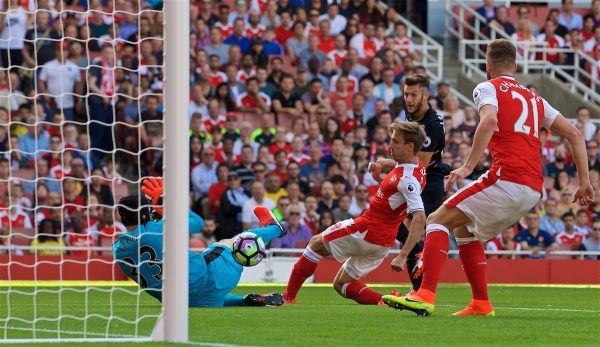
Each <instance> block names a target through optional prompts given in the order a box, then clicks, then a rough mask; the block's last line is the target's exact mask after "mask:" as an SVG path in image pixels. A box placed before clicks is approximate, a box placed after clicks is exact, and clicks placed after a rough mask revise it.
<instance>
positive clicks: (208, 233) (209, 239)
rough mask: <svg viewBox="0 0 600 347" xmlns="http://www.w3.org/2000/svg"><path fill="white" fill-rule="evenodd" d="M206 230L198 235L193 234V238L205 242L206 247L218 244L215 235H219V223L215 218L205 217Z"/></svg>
mask: <svg viewBox="0 0 600 347" xmlns="http://www.w3.org/2000/svg"><path fill="white" fill-rule="evenodd" d="M203 219H204V229H202V231H201V232H200V233H198V234H192V236H191V237H193V238H197V239H199V240H200V241H202V242H204V245H205V247H210V245H212V244H213V243H215V242H217V240H216V239H215V235H216V234H218V231H217V223H216V221H215V218H214V217H211V216H208V217H204V218H203Z"/></svg>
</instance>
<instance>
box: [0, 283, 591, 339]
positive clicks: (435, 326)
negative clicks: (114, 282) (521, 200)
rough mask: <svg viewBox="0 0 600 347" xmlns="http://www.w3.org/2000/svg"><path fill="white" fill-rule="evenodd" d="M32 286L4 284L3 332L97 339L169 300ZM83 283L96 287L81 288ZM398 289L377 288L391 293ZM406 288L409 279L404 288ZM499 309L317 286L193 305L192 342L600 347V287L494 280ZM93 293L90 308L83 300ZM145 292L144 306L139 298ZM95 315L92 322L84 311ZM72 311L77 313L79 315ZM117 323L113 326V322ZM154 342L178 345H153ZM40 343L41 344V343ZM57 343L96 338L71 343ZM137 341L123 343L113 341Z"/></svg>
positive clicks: (144, 325) (455, 294) (145, 323)
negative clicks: (382, 301) (360, 295)
mask: <svg viewBox="0 0 600 347" xmlns="http://www.w3.org/2000/svg"><path fill="white" fill-rule="evenodd" d="M34 289H35V288H32V287H11V294H10V295H6V290H7V287H0V292H1V294H0V319H1V320H0V340H2V339H3V338H5V337H9V338H26V337H31V330H30V329H31V325H30V324H26V323H24V322H22V321H19V320H17V319H11V320H8V321H7V320H6V317H8V315H9V311H10V317H14V318H22V319H31V318H32V317H33V316H34V314H35V315H36V317H38V318H43V317H56V315H57V313H58V312H59V311H58V310H59V300H60V310H61V311H60V312H61V313H62V314H63V315H64V316H65V318H64V319H62V320H61V322H60V330H62V331H67V332H70V333H69V334H63V335H62V336H64V337H80V336H78V335H77V332H80V331H82V330H83V329H84V323H85V329H87V331H88V332H91V334H90V335H88V336H89V337H100V336H101V334H104V333H105V332H107V331H108V332H109V333H110V334H111V335H112V336H115V337H117V336H121V337H122V336H127V335H132V334H134V333H135V330H134V327H133V325H131V324H127V323H124V322H121V321H119V320H116V319H113V320H112V321H110V322H108V321H107V320H106V319H104V318H102V316H110V315H111V313H112V315H113V316H119V317H122V318H125V319H135V318H136V317H141V316H144V315H156V314H158V313H159V312H160V306H159V305H158V304H157V302H155V301H154V299H152V298H151V297H150V296H148V295H145V294H144V295H140V296H138V295H135V293H136V289H135V288H134V287H119V288H118V289H117V291H113V292H112V294H111V291H110V289H111V288H110V287H76V288H75V289H76V290H77V291H74V290H66V291H63V292H62V294H60V295H59V294H57V293H56V291H57V289H58V288H56V287H37V290H38V295H37V297H36V300H37V305H36V306H37V308H36V311H34V305H32V303H33V301H32V300H33V298H32V296H31V295H26V293H30V292H31V291H33V290H34ZM82 289H87V290H86V291H84V292H81V290H82ZM392 289H393V287H387V286H386V287H383V286H377V287H376V290H379V291H380V292H382V293H388V292H389V291H391V290H392ZM399 289H400V290H404V291H406V289H407V288H406V287H405V286H404V287H403V286H401V287H399ZM271 291H279V292H281V291H283V287H282V286H276V285H273V286H266V285H265V286H240V287H238V288H237V290H236V292H237V293H240V294H243V293H249V292H261V293H264V292H271ZM490 295H491V298H492V300H493V304H494V306H495V308H496V314H497V316H496V317H493V318H492V317H449V316H448V315H449V314H450V313H452V312H454V311H457V310H459V309H461V308H463V307H464V306H465V305H466V304H467V302H468V300H469V298H470V290H469V288H468V286H466V285H444V286H441V288H440V289H439V290H438V306H437V307H436V311H435V312H434V315H433V316H431V317H426V318H425V317H417V316H416V315H415V314H413V313H412V312H408V311H397V310H394V309H391V308H387V307H376V306H360V305H357V304H355V303H354V302H352V301H349V300H345V299H343V298H341V297H339V296H338V295H337V293H335V291H334V290H333V288H331V286H307V287H305V288H303V289H302V290H301V292H300V294H299V296H298V304H296V305H287V306H286V305H284V306H282V307H278V308H274V307H267V308H257V307H235V308H224V309H191V310H190V340H191V341H192V342H193V344H194V345H205V346H213V347H234V346H490V345H493V346H600V288H598V287H531V286H529V287H528V286H491V287H490ZM86 296H87V302H88V305H87V307H86V306H85V305H83V302H84V300H85V299H86ZM138 300H139V305H138ZM84 314H87V315H89V317H90V318H89V319H88V320H87V321H86V322H83V321H79V320H77V319H75V318H74V317H81V316H82V315H84ZM70 316H74V317H72V318H69V317H70ZM154 322H155V318H152V317H149V318H145V319H144V318H142V319H141V321H140V323H141V324H140V326H139V329H138V331H137V332H138V333H139V334H140V335H148V334H149V333H150V331H151V330H152V327H153V325H154ZM57 324H58V323H57V322H56V321H49V320H44V319H39V320H38V321H37V323H36V329H38V331H37V337H41V338H51V337H56V333H55V332H53V331H56V330H57V329H59V328H58V325H57ZM107 329H108V330H107ZM148 344H149V345H152V346H171V345H172V346H176V345H175V344H162V343H152V344H150V343H148ZM31 345H33V346H40V345H39V344H31ZM55 345H56V346H86V345H89V344H87V343H86V344H74V343H62V344H55ZM113 345H114V346H130V345H131V344H130V343H116V344H111V346H113Z"/></svg>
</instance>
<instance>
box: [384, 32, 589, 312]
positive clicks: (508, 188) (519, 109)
mask: <svg viewBox="0 0 600 347" xmlns="http://www.w3.org/2000/svg"><path fill="white" fill-rule="evenodd" d="M516 55H517V51H516V48H515V46H514V45H513V44H512V43H511V42H510V41H508V40H504V39H498V40H492V41H491V42H490V43H489V44H488V46H487V52H486V71H487V74H488V81H486V82H483V83H480V84H478V85H477V86H476V87H475V89H474V90H473V101H474V103H475V105H476V107H477V110H478V111H479V115H480V121H479V124H478V125H477V130H476V131H475V135H474V138H473V145H472V148H471V151H470V153H469V155H468V157H467V160H466V161H465V163H464V164H463V166H461V167H460V168H458V169H456V170H453V171H452V172H451V173H450V175H449V176H448V180H447V184H446V190H447V191H451V190H453V188H454V185H455V184H456V185H460V184H461V183H462V182H463V180H464V179H465V178H466V177H468V176H470V175H471V173H472V172H473V169H474V168H475V166H476V165H477V163H478V162H479V160H480V159H481V157H482V156H483V155H484V152H485V150H486V148H489V150H490V151H491V154H492V158H493V161H494V163H493V165H492V167H491V168H490V169H489V170H488V171H487V172H486V173H484V174H482V175H481V176H480V177H479V179H477V180H476V181H474V182H472V183H470V184H468V185H466V186H464V187H462V188H461V189H459V190H458V191H457V192H456V193H454V195H452V196H451V197H450V198H448V199H447V200H446V201H445V202H444V204H443V206H441V207H440V208H438V209H437V210H436V211H435V212H434V213H432V214H430V215H429V216H428V217H427V228H426V235H427V236H426V239H425V249H424V251H423V253H424V255H423V282H422V284H421V287H420V288H419V290H418V291H416V292H413V293H409V295H407V296H403V297H396V296H388V295H386V296H384V297H383V301H384V302H385V303H386V304H388V305H389V306H391V307H394V308H399V309H406V310H410V311H413V312H415V313H417V314H419V315H423V316H427V315H430V314H431V313H432V312H433V310H434V308H435V296H436V289H437V284H438V282H439V280H440V274H441V271H442V267H443V265H444V263H445V262H446V258H447V257H448V249H449V240H448V238H449V234H450V230H453V231H454V234H455V236H456V242H457V244H458V248H459V256H460V259H461V262H462V265H463V269H464V271H465V273H466V275H467V279H468V280H469V283H470V285H471V291H472V295H473V296H472V299H471V303H470V304H469V305H468V307H467V308H465V309H463V310H461V311H458V312H456V313H454V314H453V315H455V316H493V315H495V313H494V309H493V307H492V304H491V302H490V299H489V297H488V291H487V277H486V258H485V252H484V250H483V245H482V242H485V241H488V240H491V239H493V238H494V237H496V235H497V234H498V233H499V231H501V230H504V229H506V228H507V227H508V226H510V225H512V224H514V223H515V222H516V221H517V220H518V219H519V218H521V216H523V215H524V214H526V213H527V212H528V211H530V210H531V209H532V208H533V207H534V206H535V205H536V204H537V202H538V201H539V199H540V197H541V196H542V188H543V176H542V158H541V153H540V133H541V128H542V127H544V128H546V129H549V130H550V131H552V133H554V134H556V135H559V136H561V137H563V138H564V139H566V142H568V144H569V147H570V148H571V149H572V153H573V158H574V161H575V165H576V166H577V174H578V176H579V187H578V189H577V192H576V193H575V198H574V201H577V202H578V203H579V204H580V205H582V206H585V205H588V204H589V203H590V202H592V201H593V200H594V190H593V188H592V185H591V183H590V178H589V169H588V163H587V155H586V148H585V141H584V139H583V136H582V135H581V133H580V132H579V130H577V128H575V126H574V125H572V124H571V123H570V122H569V121H568V120H567V119H566V118H565V117H563V116H562V115H561V114H560V112H559V111H557V110H556V109H554V108H553V107H552V106H550V104H549V103H548V102H547V101H546V100H544V99H543V98H542V97H540V96H538V95H536V94H534V93H533V92H531V91H530V90H529V89H527V88H526V87H524V86H523V85H521V84H520V83H519V82H517V81H516V80H515V79H514V77H513V75H514V73H515V71H516V70H517V64H516Z"/></svg>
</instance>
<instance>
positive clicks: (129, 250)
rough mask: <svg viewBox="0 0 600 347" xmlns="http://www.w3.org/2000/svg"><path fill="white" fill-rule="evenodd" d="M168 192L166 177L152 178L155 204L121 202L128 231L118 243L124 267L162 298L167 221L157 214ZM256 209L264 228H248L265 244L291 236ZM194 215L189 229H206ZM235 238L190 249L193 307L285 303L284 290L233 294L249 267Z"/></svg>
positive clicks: (135, 198) (116, 252)
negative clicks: (237, 254) (235, 249)
mask: <svg viewBox="0 0 600 347" xmlns="http://www.w3.org/2000/svg"><path fill="white" fill-rule="evenodd" d="M162 191H163V181H162V178H160V177H158V178H154V177H151V178H148V179H146V180H144V182H143V187H142V192H144V193H145V194H146V195H147V196H149V197H150V198H151V199H152V201H151V202H150V201H149V200H148V199H147V198H145V197H143V196H139V195H130V196H127V197H124V198H122V199H121V201H119V207H118V211H119V215H120V216H121V221H122V222H123V224H124V225H125V226H126V227H127V232H126V233H122V234H120V235H119V238H118V239H117V241H116V242H115V244H114V245H113V247H112V253H113V257H114V258H115V260H116V262H117V263H118V264H119V266H120V267H121V270H123V272H124V273H125V274H126V275H127V276H128V277H130V278H131V279H133V280H134V281H135V282H137V283H138V285H139V286H140V287H142V288H143V289H144V290H145V291H146V292H147V293H148V294H150V295H152V296H153V297H155V298H156V299H158V300H159V301H161V299H162V265H163V264H162V261H163V221H162V220H160V219H158V220H157V219H156V218H153V217H160V215H162V208H160V207H159V206H158V205H159V204H161V203H162V202H161V200H162V198H161V195H162ZM150 205H153V206H154V211H151V208H150ZM254 213H255V214H256V216H257V217H258V219H259V221H260V225H261V227H260V228H257V229H252V230H248V232H252V233H255V234H256V235H258V236H260V237H262V239H263V241H264V242H265V243H267V242H269V241H271V240H273V239H275V238H278V237H281V236H283V235H284V234H285V231H284V229H283V227H282V226H281V224H279V223H278V222H277V220H276V219H275V218H274V217H273V215H272V213H271V211H270V210H269V209H267V208H266V207H263V206H257V207H256V208H255V209H254ZM188 215H189V233H190V234H194V233H198V232H200V231H201V230H202V229H203V228H204V221H203V220H202V218H200V216H198V215H197V214H195V213H194V212H192V211H189V214H188ZM167 232H168V231H167ZM234 239H235V238H234ZM234 239H226V240H221V241H220V242H218V243H215V244H213V245H211V246H210V247H209V248H208V249H207V250H206V251H204V252H202V253H200V254H196V253H192V252H191V251H189V250H188V252H189V305H190V307H223V306H267V305H269V306H280V305H282V304H283V302H284V301H283V296H282V295H281V294H279V293H271V294H265V295H259V294H248V295H246V296H241V295H236V294H231V293H229V292H230V291H231V290H232V289H234V288H235V287H236V286H237V284H238V283H239V281H240V276H241V274H242V270H243V266H242V265H240V264H238V263H237V262H236V260H235V258H234V257H233V256H232V254H231V250H232V245H233V241H234Z"/></svg>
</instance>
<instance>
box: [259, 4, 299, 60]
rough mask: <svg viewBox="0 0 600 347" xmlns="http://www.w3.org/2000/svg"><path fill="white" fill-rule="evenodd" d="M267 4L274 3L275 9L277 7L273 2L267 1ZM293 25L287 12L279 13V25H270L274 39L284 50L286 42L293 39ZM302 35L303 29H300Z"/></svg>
mask: <svg viewBox="0 0 600 347" xmlns="http://www.w3.org/2000/svg"><path fill="white" fill-rule="evenodd" d="M269 3H274V4H275V7H277V3H276V2H275V1H269ZM263 19H264V18H263ZM293 24H295V23H293V21H292V15H291V13H290V12H287V11H283V12H281V14H280V15H279V23H271V24H270V25H271V26H274V27H275V39H276V40H277V42H279V44H280V45H281V46H282V47H284V48H287V42H288V40H289V39H291V38H292V37H294V34H295V33H294V25H293ZM302 34H304V28H303V29H302ZM286 51H287V49H286Z"/></svg>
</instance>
